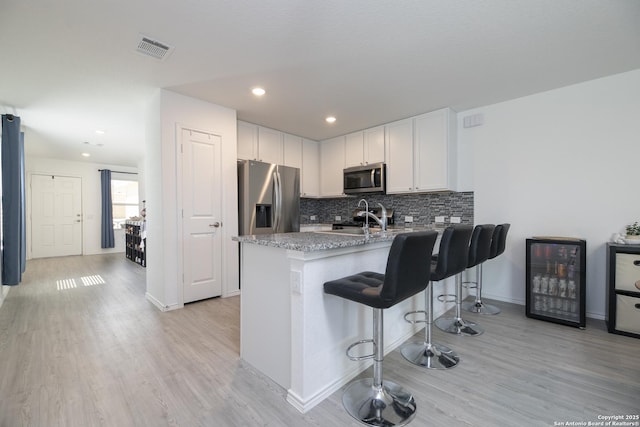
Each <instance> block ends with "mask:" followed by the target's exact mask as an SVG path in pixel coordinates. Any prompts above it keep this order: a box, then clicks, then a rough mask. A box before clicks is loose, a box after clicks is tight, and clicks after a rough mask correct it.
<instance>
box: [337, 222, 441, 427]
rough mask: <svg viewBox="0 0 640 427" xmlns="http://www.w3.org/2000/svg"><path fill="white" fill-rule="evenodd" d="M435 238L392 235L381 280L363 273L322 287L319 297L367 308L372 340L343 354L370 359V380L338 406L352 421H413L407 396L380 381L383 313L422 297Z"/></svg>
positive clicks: (413, 408) (352, 386)
mask: <svg viewBox="0 0 640 427" xmlns="http://www.w3.org/2000/svg"><path fill="white" fill-rule="evenodd" d="M437 237H438V233H437V232H435V231H425V232H417V233H403V234H398V235H397V236H396V237H395V238H394V239H393V243H392V244H391V249H390V250H389V257H388V258H387V268H386V271H385V274H380V273H373V272H370V271H365V272H362V273H359V274H356V275H353V276H348V277H343V278H342V279H337V280H332V281H330V282H326V283H325V284H324V292H325V293H327V294H331V295H336V296H339V297H342V298H346V299H348V300H351V301H355V302H358V303H360V304H364V305H368V306H369V307H372V308H373V339H369V340H361V341H358V342H356V343H354V344H352V345H350V346H349V348H347V357H349V359H351V360H363V359H371V358H372V359H373V378H364V379H360V380H355V381H353V382H351V384H349V385H348V386H347V388H346V389H345V391H344V394H343V395H342V404H343V405H344V407H345V409H346V410H347V412H348V413H349V415H351V416H352V417H353V418H355V419H356V420H358V421H360V422H361V423H364V424H367V425H370V426H403V425H405V424H407V423H409V422H410V421H411V420H412V419H413V417H414V416H415V411H416V403H415V400H414V398H413V396H412V395H411V394H410V393H408V392H406V391H405V390H404V389H403V388H402V387H401V386H399V385H398V384H395V383H393V382H391V381H384V383H383V380H382V362H383V359H384V342H383V332H384V331H383V315H382V314H383V309H386V308H389V307H392V306H394V305H395V304H398V303H399V302H401V301H404V300H405V299H407V298H409V297H411V296H413V295H415V294H417V293H419V292H422V291H423V290H424V289H425V287H426V286H427V283H428V281H429V274H430V273H431V266H430V264H429V263H426V262H424V260H425V259H428V257H430V256H431V254H432V252H433V246H434V245H435V242H436V239H437ZM365 343H373V351H374V353H373V354H370V355H367V356H352V355H351V354H350V351H351V349H352V348H354V347H355V346H357V345H360V344H365Z"/></svg>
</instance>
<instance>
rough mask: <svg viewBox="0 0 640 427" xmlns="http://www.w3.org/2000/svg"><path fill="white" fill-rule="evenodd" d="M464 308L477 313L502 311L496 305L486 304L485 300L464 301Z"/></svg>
mask: <svg viewBox="0 0 640 427" xmlns="http://www.w3.org/2000/svg"><path fill="white" fill-rule="evenodd" d="M462 309H463V310H466V311H468V312H470V313H477V314H498V313H500V309H499V308H498V307H496V306H495V305H491V304H485V303H483V302H477V301H473V302H463V303H462Z"/></svg>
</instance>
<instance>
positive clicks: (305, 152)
mask: <svg viewBox="0 0 640 427" xmlns="http://www.w3.org/2000/svg"><path fill="white" fill-rule="evenodd" d="M300 192H301V193H302V194H301V195H302V196H303V197H318V196H320V144H319V143H318V142H317V141H312V140H310V139H305V138H303V139H302V167H301V173H300Z"/></svg>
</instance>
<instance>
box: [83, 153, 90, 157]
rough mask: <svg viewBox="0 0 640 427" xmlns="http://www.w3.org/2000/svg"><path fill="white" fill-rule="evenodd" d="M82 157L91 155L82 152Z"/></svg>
mask: <svg viewBox="0 0 640 427" xmlns="http://www.w3.org/2000/svg"><path fill="white" fill-rule="evenodd" d="M82 157H91V154H89V153H82Z"/></svg>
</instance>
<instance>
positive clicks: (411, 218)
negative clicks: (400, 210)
mask: <svg viewBox="0 0 640 427" xmlns="http://www.w3.org/2000/svg"><path fill="white" fill-rule="evenodd" d="M404 222H413V217H412V216H409V215H407V216H405V217H404Z"/></svg>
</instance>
